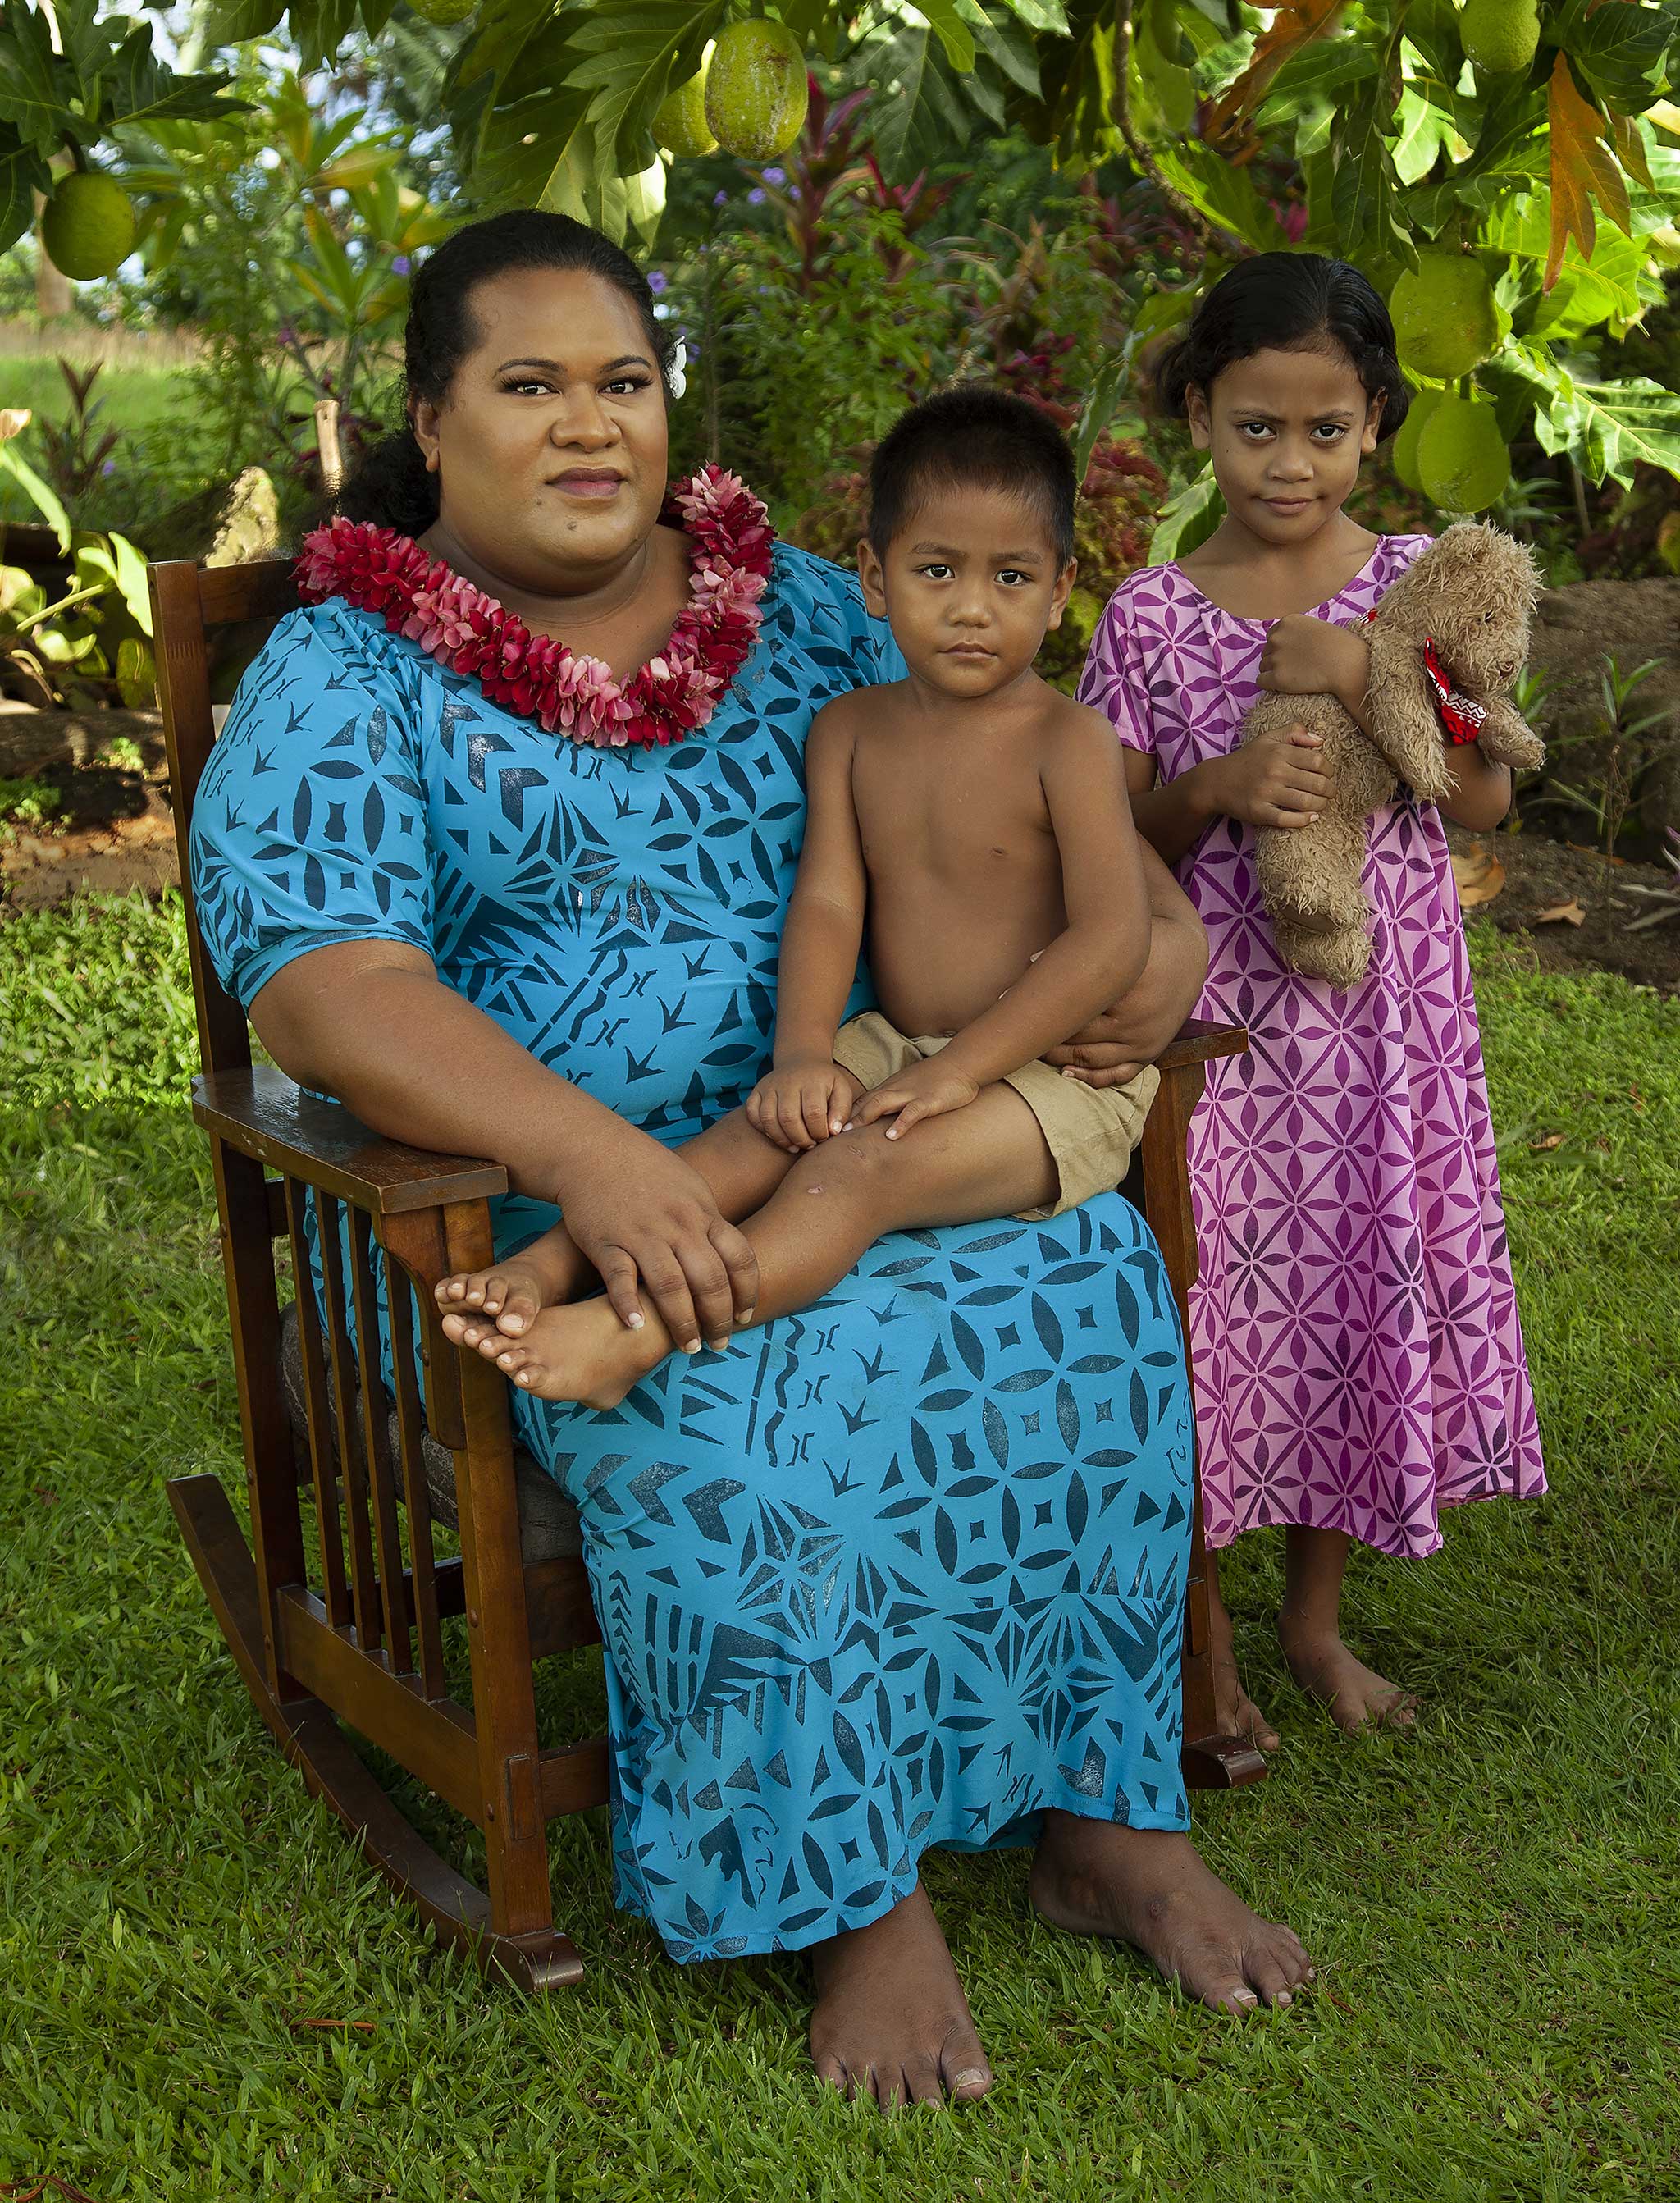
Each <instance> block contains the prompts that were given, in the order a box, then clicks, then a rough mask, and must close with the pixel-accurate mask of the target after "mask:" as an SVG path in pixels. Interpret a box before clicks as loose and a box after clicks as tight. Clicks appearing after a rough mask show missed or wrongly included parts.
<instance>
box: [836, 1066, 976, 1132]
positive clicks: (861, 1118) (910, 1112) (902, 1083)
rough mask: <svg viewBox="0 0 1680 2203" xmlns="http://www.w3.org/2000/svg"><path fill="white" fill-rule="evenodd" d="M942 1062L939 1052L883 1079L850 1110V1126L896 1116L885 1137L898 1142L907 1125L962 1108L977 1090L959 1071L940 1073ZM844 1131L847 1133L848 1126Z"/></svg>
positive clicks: (970, 1100)
mask: <svg viewBox="0 0 1680 2203" xmlns="http://www.w3.org/2000/svg"><path fill="white" fill-rule="evenodd" d="M944 1061H945V1056H944V1054H943V1052H942V1051H941V1053H940V1054H938V1055H930V1056H928V1059H927V1060H926V1061H925V1062H923V1063H915V1064H912V1065H911V1067H910V1069H909V1070H908V1071H901V1072H899V1075H898V1077H897V1078H885V1079H883V1080H882V1081H881V1084H880V1085H879V1086H875V1087H872V1088H871V1089H870V1090H869V1092H868V1093H867V1094H866V1095H865V1096H864V1099H863V1102H862V1103H861V1104H860V1105H859V1107H858V1108H856V1109H854V1110H853V1112H852V1125H860V1126H861V1125H873V1124H874V1123H875V1119H877V1118H879V1117H893V1116H896V1118H897V1119H898V1122H897V1123H896V1124H895V1125H888V1126H887V1138H888V1139H889V1140H901V1139H902V1138H903V1137H904V1136H905V1133H906V1132H907V1131H909V1130H910V1128H911V1125H919V1124H920V1123H921V1121H922V1119H923V1118H924V1117H943V1116H946V1115H947V1114H948V1113H949V1112H950V1111H952V1109H966V1108H967V1107H968V1106H969V1104H970V1102H972V1101H973V1100H974V1098H975V1096H976V1094H978V1093H979V1091H980V1088H979V1086H978V1085H977V1084H976V1082H975V1080H973V1079H972V1078H969V1077H968V1076H967V1075H966V1074H965V1073H964V1072H960V1071H946V1070H941V1069H940V1065H941V1064H942V1063H943V1062H944ZM846 1129H847V1130H848V1131H850V1130H851V1129H852V1126H851V1125H848V1126H847V1128H846Z"/></svg>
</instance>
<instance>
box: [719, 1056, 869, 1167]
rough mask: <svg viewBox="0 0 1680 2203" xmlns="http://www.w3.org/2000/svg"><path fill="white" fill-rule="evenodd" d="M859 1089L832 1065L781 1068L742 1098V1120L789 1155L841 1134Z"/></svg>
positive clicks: (860, 1090) (854, 1081)
mask: <svg viewBox="0 0 1680 2203" xmlns="http://www.w3.org/2000/svg"><path fill="white" fill-rule="evenodd" d="M863 1090H864V1089H863V1086H862V1084H860V1083H859V1081H858V1080H857V1079H855V1078H853V1077H852V1073H851V1072H849V1071H842V1070H841V1069H840V1066H839V1064H837V1063H833V1062H828V1061H823V1062H810V1063H787V1064H781V1065H778V1066H777V1067H776V1068H775V1070H774V1071H767V1072H765V1073H764V1076H763V1078H761V1079H760V1080H759V1081H758V1084H757V1085H756V1086H755V1087H754V1088H753V1090H752V1093H751V1094H749V1095H748V1096H747V1097H746V1121H747V1123H748V1124H749V1125H752V1127H753V1129H754V1130H755V1131H760V1132H762V1133H763V1136H764V1137H765V1138H766V1139H767V1140H771V1141H774V1142H775V1145H776V1146H777V1147H779V1148H781V1149H784V1150H785V1151H786V1153H787V1154H788V1155H804V1154H805V1152H806V1150H807V1149H811V1148H814V1147H815V1146H816V1143H817V1142H818V1141H819V1140H826V1139H828V1138H831V1137H832V1136H833V1135H834V1133H836V1132H838V1131H843V1130H844V1129H845V1125H846V1119H847V1118H849V1117H850V1116H851V1114H852V1104H853V1103H854V1102H856V1101H857V1099H858V1096H859V1095H860V1094H861V1093H862V1092H863Z"/></svg>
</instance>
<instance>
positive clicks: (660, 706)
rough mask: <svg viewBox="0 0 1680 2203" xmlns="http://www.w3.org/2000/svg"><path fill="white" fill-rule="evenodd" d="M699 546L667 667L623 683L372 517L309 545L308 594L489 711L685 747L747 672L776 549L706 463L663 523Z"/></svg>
mask: <svg viewBox="0 0 1680 2203" xmlns="http://www.w3.org/2000/svg"><path fill="white" fill-rule="evenodd" d="M660 517H661V519H662V520H665V521H668V522H670V523H673V524H674V525H676V526H679V527H681V529H683V530H684V532H685V533H686V534H687V535H688V536H689V537H690V539H691V540H692V541H693V546H694V548H693V561H692V564H691V568H690V573H689V594H688V602H687V605H685V606H684V607H683V609H682V611H681V614H680V616H679V617H678V619H677V623H676V625H675V627H674V628H673V629H671V639H670V641H669V642H668V643H667V644H666V645H665V647H664V648H663V650H662V651H661V652H660V653H659V655H658V656H657V658H651V659H649V660H648V662H647V664H645V665H644V666H643V667H642V669H641V670H640V672H639V673H637V674H634V676H632V677H631V678H630V679H629V680H628V681H627V682H624V683H623V684H622V686H621V685H620V683H619V682H617V681H616V680H615V678H614V677H613V674H612V670H611V669H610V667H609V666H607V665H605V664H603V663H602V661H601V660H600V659H598V658H579V657H575V655H574V654H573V653H572V652H571V651H569V649H568V648H567V647H566V646H565V644H564V643H563V642H556V641H554V640H553V638H552V637H551V636H550V635H533V634H532V632H531V630H530V629H529V628H528V627H527V626H526V624H525V623H524V621H523V620H522V619H520V618H519V617H517V616H516V614H515V613H513V612H510V611H509V610H508V609H507V607H506V606H505V605H501V604H498V602H497V601H496V599H495V598H494V597H489V596H486V594H485V593H484V591H483V590H482V589H478V588H474V586H473V584H472V583H471V582H468V581H465V580H463V578H462V576H460V575H459V574H457V573H456V572H455V571H454V570H453V569H452V568H451V567H450V566H447V565H445V563H444V561H443V560H442V559H441V558H432V557H431V556H430V555H429V553H427V552H425V551H422V550H421V547H420V546H419V544H417V543H416V541H415V540H414V539H413V537H412V536H409V535H398V532H397V530H396V529H394V528H375V527H374V525H373V524H372V523H371V522H368V521H353V520H335V521H333V522H332V523H330V525H328V526H327V527H325V528H317V529H315V531H314V533H313V534H312V535H307V536H305V537H304V549H303V555H302V557H301V558H299V559H298V594H299V596H300V597H301V598H302V599H303V600H304V603H305V604H309V605H317V604H320V603H321V601H322V600H323V599H325V598H327V597H342V598H343V599H345V602H346V603H347V604H351V605H357V607H358V608H359V609H360V610H362V611H370V612H378V613H380V615H382V617H383V618H384V620H385V624H386V627H387V628H388V629H390V631H391V632H392V634H393V635H406V636H408V637H409V639H410V641H414V642H417V643H418V644H419V645H420V647H421V649H422V650H423V651H426V652H427V653H428V654H429V655H430V656H431V657H433V658H435V659H437V661H438V663H439V665H446V666H448V667H449V669H450V670H451V672H454V673H461V674H465V675H467V676H469V677H471V678H472V679H475V680H476V681H477V682H478V683H479V686H480V688H482V689H483V691H484V693H485V694H486V696H487V697H489V698H490V700H491V701H492V703H497V704H502V705H505V706H507V707H508V709H509V710H510V711H513V712H518V713H520V714H521V715H522V717H524V718H534V719H535V720H537V722H538V723H539V725H541V726H542V728H543V729H545V732H547V733H549V734H551V735H552V734H563V735H569V737H570V738H571V740H572V741H575V742H588V743H592V744H594V745H596V746H598V747H613V748H622V747H625V746H626V745H628V744H629V743H632V742H635V743H640V744H642V745H644V746H645V747H651V745H652V744H654V743H656V742H660V743H664V742H670V741H680V740H681V737H682V736H683V735H687V734H692V733H693V730H694V729H695V728H697V727H703V726H704V725H705V724H706V722H707V720H708V719H710V717H711V715H712V713H713V712H714V711H715V710H716V706H717V701H718V699H719V698H720V697H721V696H722V694H723V693H724V691H725V690H726V689H727V688H728V686H729V683H730V682H732V681H733V680H734V677H735V676H736V674H737V673H739V672H740V669H741V667H742V665H743V664H745V663H746V659H747V656H748V653H750V652H751V650H752V646H753V644H754V642H755V641H757V636H758V629H759V625H760V623H761V622H762V621H763V611H762V610H761V608H760V603H759V600H760V599H761V598H762V597H763V594H764V589H765V586H766V584H767V583H768V582H769V573H770V546H771V545H772V543H773V542H774V541H775V536H774V535H773V533H772V531H771V529H770V525H769V521H768V520H767V519H766V518H765V515H764V508H763V505H761V504H760V503H759V502H758V500H757V498H756V497H754V496H753V495H752V492H751V491H750V490H748V489H747V488H746V487H744V485H743V484H742V483H740V481H737V480H736V478H735V476H734V475H731V474H726V473H725V472H724V471H723V470H722V468H721V467H713V466H706V467H702V468H701V470H700V471H699V474H697V475H695V476H694V478H693V481H687V482H683V483H681V484H679V485H678V486H677V487H676V488H675V489H674V490H673V491H672V492H671V494H670V496H669V499H668V500H667V502H666V505H665V509H664V511H663V513H662V514H661V515H660Z"/></svg>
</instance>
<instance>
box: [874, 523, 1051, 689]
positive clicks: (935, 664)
mask: <svg viewBox="0 0 1680 2203" xmlns="http://www.w3.org/2000/svg"><path fill="white" fill-rule="evenodd" d="M1075 573H1076V567H1075V565H1074V562H1073V561H1072V560H1071V559H1070V560H1069V561H1068V563H1067V564H1066V565H1065V566H1064V565H1062V564H1059V563H1058V559H1057V557H1056V551H1055V546H1054V545H1053V544H1052V542H1051V540H1050V531H1049V529H1048V528H1047V527H1046V525H1045V521H1044V516H1043V514H1042V512H1041V511H1040V510H1039V507H1038V506H1037V505H1036V504H1035V501H1034V500H1033V499H1031V498H1024V497H1019V496H1017V495H1016V494H1014V493H1012V492H1011V491H1008V490H999V489H976V488H973V487H960V486H958V485H956V484H944V485H938V486H935V487H932V488H930V489H929V490H928V493H927V494H926V496H925V497H923V499H922V500H921V501H920V503H919V504H917V505H916V506H915V507H914V508H913V509H912V510H911V512H910V513H909V514H908V515H907V516H906V517H905V522H904V524H903V526H902V527H901V528H900V529H899V532H898V534H897V535H895V536H894V537H893V540H892V541H891V542H890V543H889V544H888V545H887V553H886V556H885V558H881V557H879V556H878V555H877V554H876V552H875V546H874V545H873V544H872V543H870V542H869V540H867V539H865V540H864V542H862V543H860V544H859V545H858V576H859V578H860V579H861V581H862V582H863V584H864V599H865V601H866V602H867V603H868V605H869V610H870V611H872V612H873V613H874V614H875V617H877V618H880V617H882V616H883V615H884V616H885V617H886V618H887V620H888V621H889V622H890V623H891V624H892V629H893V641H895V642H896V643H897V644H898V646H899V649H900V650H901V651H902V652H903V653H904V655H905V664H907V665H908V666H909V668H910V670H911V673H912V674H913V675H915V676H917V678H918V679H919V680H921V681H923V682H926V683H927V684H928V687H929V688H935V689H937V690H939V691H940V694H942V695H946V696H952V697H958V698H962V699H964V700H969V701H975V700H979V699H980V698H982V697H986V696H991V695H994V694H996V693H997V692H998V690H999V689H1000V688H1007V687H1008V686H1009V684H1010V682H1011V681H1015V680H1018V679H1019V677H1020V676H1021V675H1022V674H1023V673H1024V672H1026V670H1028V668H1029V666H1030V665H1031V664H1032V662H1033V660H1034V659H1035V658H1036V657H1037V655H1038V652H1039V646H1040V643H1042V641H1044V638H1045V635H1046V632H1047V631H1048V629H1051V628H1052V627H1059V626H1060V624H1061V620H1062V611H1063V608H1064V605H1066V603H1067V600H1068V591H1069V590H1070V588H1072V587H1073V582H1074V575H1075Z"/></svg>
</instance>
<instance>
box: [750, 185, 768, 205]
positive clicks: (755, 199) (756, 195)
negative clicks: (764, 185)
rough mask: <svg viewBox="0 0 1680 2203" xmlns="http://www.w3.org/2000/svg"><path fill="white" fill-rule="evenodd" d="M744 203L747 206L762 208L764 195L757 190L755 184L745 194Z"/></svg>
mask: <svg viewBox="0 0 1680 2203" xmlns="http://www.w3.org/2000/svg"><path fill="white" fill-rule="evenodd" d="M746 203H747V204H748V206H763V204H764V194H763V192H761V191H760V190H759V188H758V186H757V184H755V185H754V186H752V190H751V191H750V192H748V193H747V195H746Z"/></svg>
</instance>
